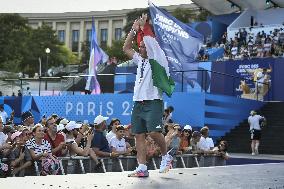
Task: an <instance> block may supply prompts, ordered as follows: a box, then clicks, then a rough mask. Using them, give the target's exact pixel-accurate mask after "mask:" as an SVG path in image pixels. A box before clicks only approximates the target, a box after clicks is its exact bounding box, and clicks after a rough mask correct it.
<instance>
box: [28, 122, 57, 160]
mask: <svg viewBox="0 0 284 189" xmlns="http://www.w3.org/2000/svg"><path fill="white" fill-rule="evenodd" d="M32 132H33V138H31V139H30V140H28V141H27V143H26V147H27V148H28V149H29V151H30V153H31V156H32V159H33V160H35V161H38V160H42V159H43V158H44V157H47V156H48V155H52V150H51V145H50V143H49V142H48V141H47V140H45V139H44V135H45V134H44V128H43V126H42V125H41V124H36V125H35V126H34V128H33V130H32Z"/></svg>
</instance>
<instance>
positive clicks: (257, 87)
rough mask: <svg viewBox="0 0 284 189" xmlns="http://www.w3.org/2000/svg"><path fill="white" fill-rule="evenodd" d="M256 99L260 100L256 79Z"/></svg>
mask: <svg viewBox="0 0 284 189" xmlns="http://www.w3.org/2000/svg"><path fill="white" fill-rule="evenodd" d="M256 100H257V101H258V82H257V81H256Z"/></svg>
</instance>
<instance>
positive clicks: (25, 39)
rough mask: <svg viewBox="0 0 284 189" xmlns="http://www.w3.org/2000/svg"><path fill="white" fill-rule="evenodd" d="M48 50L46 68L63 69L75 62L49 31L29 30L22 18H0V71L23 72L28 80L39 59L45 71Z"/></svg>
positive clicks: (4, 16) (47, 28)
mask: <svg viewBox="0 0 284 189" xmlns="http://www.w3.org/2000/svg"><path fill="white" fill-rule="evenodd" d="M46 48H49V49H50V50H51V53H50V54H49V61H48V67H51V66H58V65H65V64H67V63H70V62H72V61H75V60H76V58H75V57H74V55H73V54H72V53H71V51H70V50H68V49H67V48H66V47H65V46H64V45H63V44H61V43H60V42H59V41H58V39H57V36H56V32H55V31H53V30H52V28H51V27H49V26H47V25H45V24H43V26H42V27H39V28H37V29H32V28H31V27H29V26H28V22H27V20H26V19H25V18H22V17H21V16H19V15H18V14H1V15H0V49H1V51H0V69H3V70H7V71H10V72H20V71H21V72H24V73H28V74H30V75H31V76H32V75H33V74H34V73H35V72H38V69H39V58H41V59H42V60H43V61H42V62H43V68H44V69H43V70H42V71H43V72H44V71H46V69H47V67H46V66H47V65H45V64H44V63H45V62H46V61H45V60H46V56H47V55H46V53H45V49H46Z"/></svg>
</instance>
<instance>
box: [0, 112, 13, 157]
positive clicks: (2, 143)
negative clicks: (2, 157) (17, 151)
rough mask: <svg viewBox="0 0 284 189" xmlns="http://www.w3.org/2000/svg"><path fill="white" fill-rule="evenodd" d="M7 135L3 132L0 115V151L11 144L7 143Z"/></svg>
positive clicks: (9, 147) (8, 147)
mask: <svg viewBox="0 0 284 189" xmlns="http://www.w3.org/2000/svg"><path fill="white" fill-rule="evenodd" d="M7 138H8V135H7V134H5V133H4V132H3V121H2V117H1V116H0V152H1V151H2V150H5V149H11V148H12V146H11V144H9V143H7V142H6V141H7Z"/></svg>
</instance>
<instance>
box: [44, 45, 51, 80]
mask: <svg viewBox="0 0 284 189" xmlns="http://www.w3.org/2000/svg"><path fill="white" fill-rule="evenodd" d="M45 53H46V69H45V76H47V71H48V54H49V53H50V49H49V48H46V49H45Z"/></svg>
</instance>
